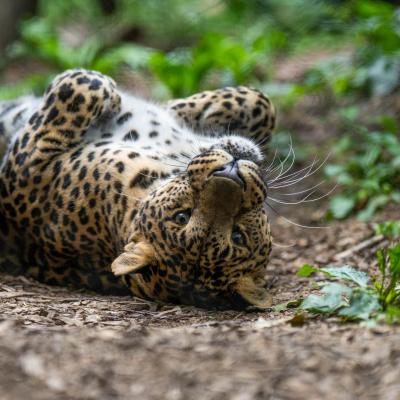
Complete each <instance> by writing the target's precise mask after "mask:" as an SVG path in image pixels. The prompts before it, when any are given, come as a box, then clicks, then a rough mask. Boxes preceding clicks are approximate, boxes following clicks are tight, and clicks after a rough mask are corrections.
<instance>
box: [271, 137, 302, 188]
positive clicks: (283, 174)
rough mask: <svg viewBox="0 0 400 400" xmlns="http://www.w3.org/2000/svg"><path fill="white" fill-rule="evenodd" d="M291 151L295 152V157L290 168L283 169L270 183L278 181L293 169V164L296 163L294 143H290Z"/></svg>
mask: <svg viewBox="0 0 400 400" xmlns="http://www.w3.org/2000/svg"><path fill="white" fill-rule="evenodd" d="M290 153H291V154H293V157H292V161H291V164H290V166H289V167H288V168H286V170H285V171H282V172H281V173H280V174H279V175H278V176H277V177H276V178H274V179H273V180H272V181H270V184H271V183H274V182H276V181H277V180H278V179H280V178H281V177H283V176H285V174H287V173H288V172H289V171H290V170H291V169H292V167H293V165H294V162H295V160H296V154H295V152H294V149H293V146H292V143H291V144H290ZM290 153H289V155H290ZM284 163H285V162H284Z"/></svg>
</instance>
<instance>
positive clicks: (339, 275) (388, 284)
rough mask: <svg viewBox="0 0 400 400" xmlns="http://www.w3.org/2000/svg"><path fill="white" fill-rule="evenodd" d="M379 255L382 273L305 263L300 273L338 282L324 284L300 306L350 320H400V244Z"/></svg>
mask: <svg viewBox="0 0 400 400" xmlns="http://www.w3.org/2000/svg"><path fill="white" fill-rule="evenodd" d="M376 257H377V262H378V269H379V275H371V276H370V275H368V274H367V273H365V272H362V271H358V270H357V269H355V268H353V267H350V266H348V265H345V266H342V267H324V268H317V267H314V266H311V265H309V264H306V265H304V266H303V267H302V268H301V269H300V270H299V272H298V275H299V276H301V277H309V276H310V275H311V274H313V273H316V272H318V273H322V274H324V275H325V276H327V277H328V278H330V279H333V280H334V281H333V282H332V281H323V282H322V283H320V286H321V289H320V294H310V295H309V296H308V297H307V298H305V299H304V300H303V302H302V303H301V305H300V307H299V309H300V310H304V311H308V312H310V313H313V314H322V315H328V316H337V317H339V318H341V319H343V320H348V321H357V320H358V321H359V320H364V321H379V320H382V319H384V320H386V321H387V322H389V323H394V322H396V323H398V322H400V244H396V245H393V246H392V247H389V248H387V249H381V250H379V251H378V252H377V256H376Z"/></svg>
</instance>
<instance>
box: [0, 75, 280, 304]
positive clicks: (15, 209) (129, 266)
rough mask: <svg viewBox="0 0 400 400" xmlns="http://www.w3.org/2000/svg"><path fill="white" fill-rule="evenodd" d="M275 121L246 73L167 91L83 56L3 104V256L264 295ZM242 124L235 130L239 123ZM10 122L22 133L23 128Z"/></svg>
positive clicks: (151, 294)
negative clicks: (180, 95) (41, 88)
mask: <svg viewBox="0 0 400 400" xmlns="http://www.w3.org/2000/svg"><path fill="white" fill-rule="evenodd" d="M274 123H275V112H274V108H273V106H272V104H271V102H270V100H269V99H268V98H267V97H266V96H264V95H263V94H261V93H260V92H258V91H255V90H252V89H248V88H245V87H238V88H225V89H220V90H216V91H208V92H203V93H200V94H197V95H194V96H191V97H189V98H187V99H179V100H174V101H172V102H170V103H168V104H166V105H155V104H153V103H150V102H147V101H144V100H141V99H139V98H136V97H134V96H132V95H129V94H126V93H122V92H120V91H118V90H117V89H116V87H115V83H114V82H113V81H112V80H111V79H110V78H108V77H106V76H104V75H101V74H99V73H97V72H93V71H86V70H70V71H66V72H65V73H63V74H62V75H60V76H58V77H57V78H56V79H55V80H54V82H53V83H52V84H51V85H50V87H49V88H48V89H47V91H46V93H45V95H44V96H43V98H42V99H34V98H29V99H27V98H25V99H22V100H21V101H17V102H14V103H5V104H0V151H1V146H3V149H4V147H5V144H6V142H8V141H10V143H9V144H8V150H7V151H6V154H5V156H4V158H3V160H2V163H1V166H0V268H1V269H2V270H4V271H7V272H10V273H13V274H28V275H30V276H34V277H36V278H37V279H39V280H40V281H42V282H46V283H50V284H71V283H72V284H75V285H79V286H81V287H82V286H84V287H86V288H90V289H94V290H97V291H102V292H107V293H120V294H127V293H131V294H133V295H135V296H139V297H143V298H148V299H155V300H160V301H171V302H178V303H185V304H195V305H198V306H202V307H218V308H232V307H233V308H240V309H242V308H246V307H248V306H258V307H265V306H266V305H267V303H268V292H267V290H266V289H265V285H266V282H265V278H264V275H265V268H266V265H267V262H268V258H269V253H270V249H271V235H270V230H269V224H268V215H267V211H266V206H265V199H266V195H267V187H266V183H265V181H264V178H263V176H262V170H261V167H260V165H261V163H262V160H263V156H262V153H261V150H260V146H258V145H256V141H257V142H259V143H264V142H266V141H267V139H268V138H269V136H270V134H271V131H272V129H273V127H274ZM232 131H233V132H235V133H236V134H235V135H232V134H231V133H230V132H232ZM10 133H13V136H12V138H11V139H9V137H10Z"/></svg>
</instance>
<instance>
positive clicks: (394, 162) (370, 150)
mask: <svg viewBox="0 0 400 400" xmlns="http://www.w3.org/2000/svg"><path fill="white" fill-rule="evenodd" d="M391 122H393V123H394V120H391ZM386 126H387V127H389V126H390V124H386ZM334 152H335V154H336V157H337V160H338V161H337V163H336V164H330V165H328V166H327V167H326V168H325V173H326V175H327V176H328V177H330V178H332V179H335V180H336V181H337V182H338V184H339V185H340V186H341V187H342V189H343V190H342V193H341V194H339V195H337V196H334V197H333V198H332V199H331V202H330V208H329V212H328V215H329V216H330V217H333V218H337V219H341V218H345V217H347V216H349V215H350V214H351V213H352V212H355V213H356V215H357V217H358V218H359V219H360V220H368V219H370V218H371V217H372V216H373V215H374V213H375V212H376V211H377V210H378V209H379V208H381V207H383V206H385V205H386V204H388V203H389V202H391V201H395V202H400V186H399V185H400V138H399V136H398V134H397V127H396V125H395V123H394V125H393V131H369V130H367V129H365V128H360V129H358V130H357V131H356V132H355V133H354V135H352V136H345V137H343V138H342V139H341V140H339V142H338V144H337V145H336V146H335V147H334Z"/></svg>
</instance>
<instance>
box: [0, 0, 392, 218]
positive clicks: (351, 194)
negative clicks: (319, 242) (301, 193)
mask: <svg viewBox="0 0 400 400" xmlns="http://www.w3.org/2000/svg"><path fill="white" fill-rule="evenodd" d="M313 50H316V51H326V50H330V56H329V57H323V60H322V61H320V62H317V63H316V62H313V63H310V65H312V66H310V67H308V68H307V67H306V68H305V69H304V71H303V73H302V74H300V75H299V76H296V78H295V79H294V80H293V81H288V80H286V81H282V80H279V79H275V77H276V76H278V75H279V72H280V71H279V70H278V67H277V65H282V64H279V62H280V61H281V60H282V59H283V57H285V59H288V58H290V56H291V55H294V56H298V55H300V56H301V55H304V54H309V53H310V52H311V51H313ZM335 50H338V51H337V52H335ZM23 60H35V61H36V62H39V65H40V67H39V68H38V70H35V71H34V72H33V73H32V75H28V76H27V77H26V78H24V79H23V80H21V81H20V82H19V83H18V84H14V85H3V86H2V87H0V99H10V98H13V97H17V96H20V95H23V94H26V93H28V92H32V91H33V92H34V93H37V94H40V93H41V92H43V90H44V88H45V87H46V85H47V84H48V82H49V81H50V80H51V79H52V77H53V76H54V75H55V74H57V73H59V72H60V71H62V70H65V69H67V68H73V67H84V68H89V69H96V70H98V71H100V72H103V73H106V74H109V75H111V76H114V77H117V78H118V76H119V75H120V73H121V72H122V71H124V70H125V71H126V70H130V71H135V73H137V74H139V76H140V75H141V76H142V77H143V79H144V80H146V82H150V86H151V89H152V91H153V95H154V96H155V97H159V98H166V97H171V96H174V97H181V96H187V95H190V94H192V93H194V92H197V91H200V90H204V89H210V88H211V89H212V88H215V87H220V86H224V85H237V84H246V85H252V86H255V87H258V88H260V89H261V90H265V91H266V92H267V93H269V94H270V95H271V96H272V97H273V98H274V101H275V103H277V105H278V108H279V109H284V110H286V109H290V108H292V107H294V106H296V104H298V102H299V100H301V99H302V98H303V97H304V96H307V95H314V94H318V95H319V96H321V97H322V98H325V99H327V98H329V99H331V100H332V104H334V105H336V104H341V103H344V104H350V103H351V102H354V101H358V100H359V99H365V98H368V97H370V96H385V95H388V94H390V93H393V92H394V91H396V90H398V89H399V86H400V8H396V7H395V6H394V5H393V4H390V2H385V1H374V0H346V1H345V0H204V1H201V2H200V1H195V0H165V1H160V0H146V1H140V0H85V1H81V0H69V1H65V0H38V8H37V12H36V14H35V15H34V16H31V17H30V18H27V19H25V20H23V21H21V23H20V39H19V40H18V41H16V42H14V43H13V44H11V45H10V46H9V48H8V49H7V52H6V54H5V56H4V57H2V60H1V61H0V68H2V67H7V65H9V64H10V63H13V62H15V63H18V62H21V61H23ZM0 72H1V71H0ZM135 76H136V75H135ZM346 110H347V111H346V112H347V113H348V114H349V113H350V114H351V113H353V117H354V118H353V117H352V116H351V115H350V114H349V115H348V116H347V117H350V119H351V118H353V126H352V127H351V129H350V128H349V127H348V129H347V130H345V132H350V131H351V132H353V131H354V132H353V133H352V134H351V135H346V136H345V137H343V138H342V139H341V140H339V143H338V144H337V146H336V147H335V149H336V153H335V154H336V155H335V162H334V163H333V164H332V165H331V166H329V167H328V168H327V174H328V175H329V176H331V177H332V178H337V180H338V182H339V183H340V184H341V186H342V187H343V194H342V195H339V196H336V197H334V198H333V199H332V201H331V207H330V215H331V216H333V217H335V218H344V217H346V216H348V215H350V214H351V213H353V212H356V213H357V215H358V216H359V217H360V218H362V219H367V218H369V217H370V216H371V215H373V213H374V212H375V210H376V209H378V208H380V207H382V206H383V205H385V204H386V203H387V202H388V201H392V200H395V201H398V200H399V191H398V188H397V187H398V184H399V180H398V174H399V172H400V171H399V169H400V167H399V159H398V156H397V155H396V154H395V152H396V151H397V152H398V150H399V149H400V147H399V138H398V131H397V129H398V127H397V126H395V123H394V122H393V121H392V123H391V124H392V126H391V127H389V128H387V127H385V128H382V131H381V132H377V131H369V130H365V129H359V128H358V127H357V124H358V117H359V113H358V112H357V109H356V107H347V108H346ZM342 111H343V109H342ZM343 112H344V111H343ZM347 117H346V118H347ZM347 119H349V118H347ZM388 121H389V120H388ZM388 124H389V125H390V123H389V122H388ZM394 126H395V127H394ZM353 127H357V129H353ZM394 129H396V131H394ZM397 154H399V153H397ZM396 185H397V186H396Z"/></svg>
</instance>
